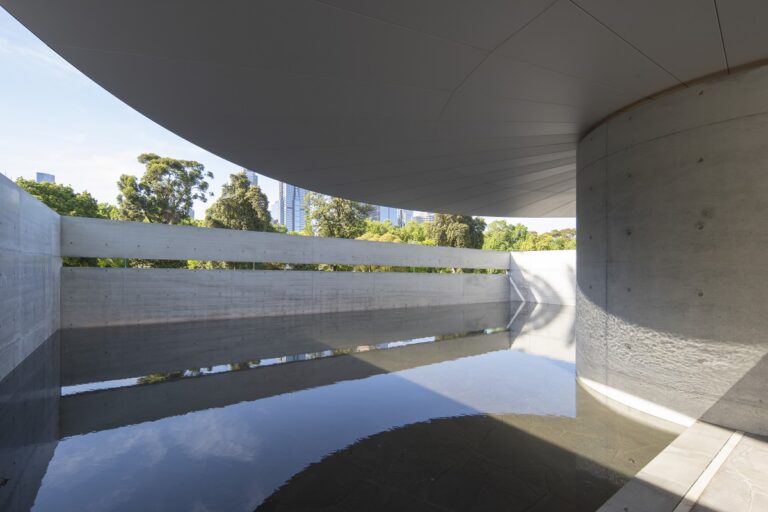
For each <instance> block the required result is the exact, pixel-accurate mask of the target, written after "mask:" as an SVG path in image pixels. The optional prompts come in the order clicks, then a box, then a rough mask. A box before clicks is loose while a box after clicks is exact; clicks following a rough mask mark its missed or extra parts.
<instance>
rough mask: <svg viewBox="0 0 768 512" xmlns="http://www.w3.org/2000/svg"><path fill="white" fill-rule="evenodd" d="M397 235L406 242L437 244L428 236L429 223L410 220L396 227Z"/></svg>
mask: <svg viewBox="0 0 768 512" xmlns="http://www.w3.org/2000/svg"><path fill="white" fill-rule="evenodd" d="M397 236H399V237H400V239H401V240H402V241H403V242H405V243H407V244H420V245H437V244H436V243H435V241H434V240H432V239H431V238H430V237H429V223H425V222H416V221H415V220H412V221H410V222H408V223H407V224H406V225H405V226H403V227H401V228H398V229H397Z"/></svg>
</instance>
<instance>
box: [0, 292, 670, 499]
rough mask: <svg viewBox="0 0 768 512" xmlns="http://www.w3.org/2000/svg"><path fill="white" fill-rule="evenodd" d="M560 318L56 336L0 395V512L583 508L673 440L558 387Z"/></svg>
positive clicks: (480, 310) (568, 347) (482, 307)
mask: <svg viewBox="0 0 768 512" xmlns="http://www.w3.org/2000/svg"><path fill="white" fill-rule="evenodd" d="M573 321H574V311H573V308H569V307H560V306H546V305H530V304H519V303H512V304H509V303H505V304H478V305H471V306H450V307H439V308H412V309H406V310H387V311H375V312H354V313H339V314H325V315H300V316H292V317H288V316H286V317H270V318H258V319H244V320H227V321H216V322H198V323H194V322H190V323H184V324H163V325H144V326H136V327H112V328H99V329H82V330H63V331H60V332H59V333H57V335H56V336H54V337H52V338H51V339H50V340H49V341H48V342H47V343H46V344H45V345H44V346H42V347H41V348H40V349H39V350H38V351H36V352H35V353H34V354H33V355H32V356H30V358H29V359H28V360H27V361H25V363H24V364H22V365H21V366H20V367H19V368H17V369H16V370H15V371H14V372H13V373H12V374H11V375H10V376H9V377H8V378H7V379H5V380H4V381H3V382H2V384H0V398H1V399H2V402H0V407H2V411H1V412H2V414H1V415H0V418H1V419H0V421H1V422H2V423H0V450H2V452H0V453H2V455H3V462H0V479H1V480H2V481H3V482H4V484H3V485H2V486H0V509H2V510H6V509H9V510H27V509H30V508H31V509H33V510H40V511H49V510H51V511H78V512H79V511H87V510H94V511H102V510H142V511H149V510H180V511H207V510H227V511H229V510H243V511H253V510H281V511H282V510H354V511H360V510H442V511H445V510H521V511H522V510H526V511H532V510H536V511H540V510H541V511H543V510H585V511H586V510H590V511H591V510H595V508H597V507H598V506H599V505H600V504H601V503H602V502H604V501H605V500H606V499H607V498H609V497H610V496H611V495H612V494H613V493H614V492H615V491H616V490H618V488H619V487H621V486H622V485H623V484H624V483H625V482H626V481H627V480H628V479H629V478H630V477H631V476H633V475H634V474H635V473H636V472H637V471H638V470H639V469H640V468H642V467H643V466H644V465H645V464H646V463H647V462H648V461H649V460H650V459H651V458H653V457H654V456H655V455H656V454H657V453H658V452H659V451H661V450H662V449H663V448H664V447H665V446H666V445H667V444H668V443H669V442H670V441H671V440H672V439H673V438H674V437H675V435H676V433H677V430H676V429H675V427H672V426H670V425H665V424H661V423H658V422H654V421H651V420H650V419H648V420H647V421H640V420H641V419H643V418H638V417H634V418H628V417H626V416H623V415H621V414H618V413H616V412H614V411H613V410H612V409H611V408H609V407H608V406H606V404H604V403H602V401H601V400H600V399H597V398H595V397H593V396H591V395H590V394H589V393H588V392H586V391H585V390H583V389H582V388H581V387H580V386H579V385H578V384H577V382H576V378H575V377H576V376H575V367H574V362H573V357H574V356H573V354H574V347H573Z"/></svg>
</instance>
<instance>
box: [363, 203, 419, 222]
mask: <svg viewBox="0 0 768 512" xmlns="http://www.w3.org/2000/svg"><path fill="white" fill-rule="evenodd" d="M368 218H370V219H371V220H377V221H379V222H386V221H389V222H391V223H392V225H393V226H404V225H405V224H406V223H408V222H409V221H410V220H411V218H413V211H412V210H404V209H402V208H394V207H391V206H376V205H374V206H373V211H372V212H371V214H370V215H369V216H368Z"/></svg>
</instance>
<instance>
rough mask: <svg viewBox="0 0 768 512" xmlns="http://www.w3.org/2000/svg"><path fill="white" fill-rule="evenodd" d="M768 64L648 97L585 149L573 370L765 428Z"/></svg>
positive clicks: (701, 414) (721, 419)
mask: <svg viewBox="0 0 768 512" xmlns="http://www.w3.org/2000/svg"><path fill="white" fill-rule="evenodd" d="M766 90H768V67H763V68H758V69H754V70H752V71H748V72H745V73H742V74H738V75H731V76H728V77H724V78H719V79H716V80H713V81H711V82H708V83H703V84H699V85H697V86H695V87H690V88H688V89H685V90H682V91H679V92H676V93H673V94H670V95H667V96H664V97H661V98H658V99H655V100H652V101H649V102H647V103H644V104H642V105H639V106H637V107H636V108H634V109H632V110H629V111H627V112H624V113H622V114H621V115H619V116H617V117H615V118H613V119H611V120H609V121H608V122H607V123H605V124H603V125H601V126H599V127H597V128H596V129H595V130H594V131H593V132H592V133H590V134H588V135H587V137H586V138H585V139H583V140H582V142H581V143H580V145H579V151H578V162H579V163H578V183H577V212H578V213H577V215H578V217H577V218H578V228H577V229H578V239H579V245H578V301H577V308H578V315H577V322H576V337H577V369H578V372H579V375H581V376H582V377H584V378H586V379H588V380H590V381H593V382H597V383H598V384H600V385H602V386H607V387H610V388H613V389H616V390H618V391H620V392H622V393H623V394H624V395H631V396H633V397H635V398H636V399H637V401H638V402H643V401H644V402H650V403H654V404H658V405H661V406H663V407H665V408H667V409H669V410H672V411H675V412H678V413H682V414H684V415H686V416H688V417H690V418H692V419H697V418H702V419H704V420H706V421H709V422H713V423H718V424H721V425H724V426H727V427H731V428H734V429H739V430H746V431H750V432H755V433H760V434H768V419H766V418H768V402H766V400H765V397H766V396H768V357H767V356H766V353H768V336H767V335H766V333H768V315H766V311H768V309H766V304H768V286H766V284H767V283H768V259H766V257H765V255H766V253H768V228H766V219H768V172H766V170H767V169H768V144H766V141H768V95H767V94H766Z"/></svg>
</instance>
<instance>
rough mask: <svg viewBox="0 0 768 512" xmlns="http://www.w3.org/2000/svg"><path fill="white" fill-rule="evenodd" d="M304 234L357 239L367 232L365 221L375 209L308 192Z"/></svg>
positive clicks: (355, 202)
mask: <svg viewBox="0 0 768 512" xmlns="http://www.w3.org/2000/svg"><path fill="white" fill-rule="evenodd" d="M304 201H305V208H304V209H305V211H306V217H305V224H304V232H305V234H308V235H314V236H324V237H333V238H357V237H359V236H360V235H362V234H363V233H364V232H365V226H366V224H365V221H366V219H367V218H368V216H369V215H370V214H371V212H372V211H373V207H372V206H370V205H367V204H365V203H358V202H357V201H350V200H348V199H341V198H340V197H328V196H324V195H322V194H316V193H314V192H308V193H307V195H306V196H305V197H304Z"/></svg>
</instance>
